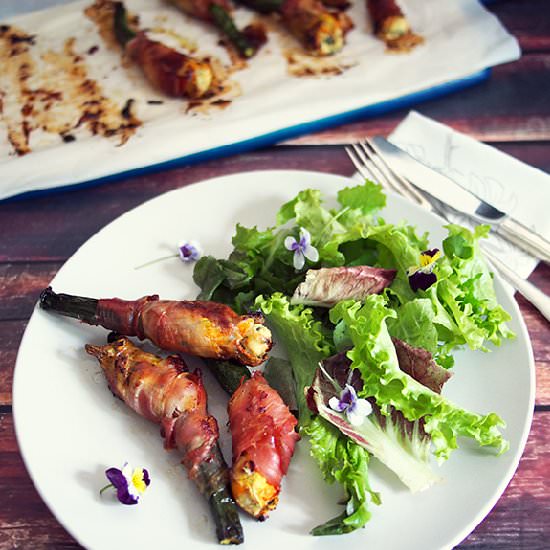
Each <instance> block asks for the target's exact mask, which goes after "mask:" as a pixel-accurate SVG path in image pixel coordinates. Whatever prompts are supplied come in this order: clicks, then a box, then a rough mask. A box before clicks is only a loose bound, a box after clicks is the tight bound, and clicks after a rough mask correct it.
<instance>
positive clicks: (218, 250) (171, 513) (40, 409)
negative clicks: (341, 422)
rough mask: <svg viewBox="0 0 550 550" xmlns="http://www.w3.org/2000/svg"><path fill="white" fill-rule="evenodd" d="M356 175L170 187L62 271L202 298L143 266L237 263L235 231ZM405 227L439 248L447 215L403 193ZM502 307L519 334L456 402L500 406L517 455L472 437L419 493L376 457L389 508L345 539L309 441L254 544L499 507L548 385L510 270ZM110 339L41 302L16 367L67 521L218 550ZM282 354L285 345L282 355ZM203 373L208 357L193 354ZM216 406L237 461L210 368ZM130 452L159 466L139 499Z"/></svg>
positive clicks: (179, 274) (17, 387) (430, 527)
mask: <svg viewBox="0 0 550 550" xmlns="http://www.w3.org/2000/svg"><path fill="white" fill-rule="evenodd" d="M351 184H352V182H351V181H350V180H349V179H348V178H343V177H340V176H335V175H330V174H321V173H314V172H301V171H260V172H248V173H244V174H234V175H229V176H223V177H218V178H215V179H212V180H209V181H205V182H201V183H200V184H197V185H191V186H188V187H185V188H183V189H179V190H176V191H171V192H169V193H166V194H164V195H161V196H159V197H157V198H155V199H152V200H150V201H149V202H146V203H145V204H143V205H141V206H139V207H137V208H135V209H134V210H131V211H130V212H127V213H126V214H124V215H122V216H120V217H119V218H118V219H116V220H115V221H113V222H112V223H110V224H109V225H107V226H106V227H105V228H104V229H102V230H101V231H99V232H98V233H97V234H96V235H94V236H93V237H92V238H91V239H89V240H88V241H87V242H86V243H85V244H84V245H83V246H82V247H81V248H80V249H79V250H78V251H77V252H76V253H75V254H74V256H73V257H72V258H70V259H69V260H68V261H67V263H66V264H65V265H64V266H63V267H62V268H61V269H60V270H59V273H58V274H57V276H56V277H55V279H54V281H53V282H52V286H53V288H54V290H55V291H57V292H65V293H70V294H78V295H81V296H90V297H114V296H117V297H120V298H125V299H135V298H138V297H141V296H143V295H145V294H159V295H160V296H161V298H166V299H193V298H194V297H195V296H196V295H197V292H198V289H197V287H196V286H195V284H194V283H193V279H192V272H193V266H192V265H189V264H184V263H183V262H181V261H180V260H179V259H178V258H173V259H167V260H164V261H160V262H158V263H154V264H152V265H148V266H145V267H140V268H138V269H136V268H137V267H138V266H142V265H143V264H145V263H147V262H149V261H151V260H154V259H156V258H160V257H163V256H167V255H170V254H171V253H175V251H176V250H177V249H176V247H177V245H178V244H179V243H180V242H181V241H183V240H196V241H198V242H199V243H200V244H201V247H202V249H203V251H204V253H206V254H211V255H213V256H216V257H225V256H227V254H228V253H229V252H230V250H231V237H232V235H233V232H234V228H235V224H236V223H241V224H243V225H245V226H252V225H258V227H261V228H263V227H266V226H268V225H269V224H272V223H274V219H275V213H276V212H277V210H278V208H279V207H280V206H281V205H282V204H283V203H284V202H286V201H287V200H289V199H291V198H292V197H293V196H295V195H296V193H297V192H298V191H300V190H302V189H305V188H316V189H320V190H321V191H322V192H323V194H324V195H325V196H326V197H327V202H328V203H329V204H330V203H331V202H335V197H336V192H337V190H338V189H340V188H342V187H344V186H349V185H351ZM382 215H383V216H384V218H385V219H386V220H388V221H390V222H399V221H401V220H407V221H408V222H409V223H412V224H413V225H416V226H417V228H418V230H419V231H421V232H423V231H429V232H430V239H431V240H430V245H431V246H432V247H436V246H440V244H441V240H442V238H444V236H445V235H446V231H445V230H444V229H443V228H442V223H443V222H442V220H441V219H440V218H438V217H436V216H434V215H432V214H429V213H427V212H425V211H423V210H421V209H419V208H417V207H415V206H413V205H411V204H410V203H408V202H406V201H405V200H403V199H402V198H400V197H397V196H393V195H389V196H388V205H387V207H386V209H385V210H384V212H383V213H382ZM495 285H496V289H497V294H498V297H499V300H500V303H501V304H502V305H503V306H504V308H505V309H506V310H507V311H509V312H510V313H511V315H512V321H511V322H510V326H511V328H512V329H513V330H514V331H515V332H516V334H517V337H516V339H515V340H509V341H506V342H504V343H503V345H502V346H501V347H500V348H495V349H492V350H491V352H489V353H482V352H471V351H461V352H458V353H457V354H456V365H455V367H454V369H453V370H454V376H453V377H452V379H451V381H450V382H449V383H448V384H447V385H446V387H445V391H444V393H445V395H446V396H447V397H448V398H449V399H451V400H452V401H453V402H455V403H457V404H459V405H461V406H462V407H464V408H467V409H470V410H473V411H476V412H479V413H487V412H490V411H495V412H497V413H498V414H499V415H500V416H501V417H502V418H504V420H505V421H506V423H507V428H506V429H505V436H506V438H507V439H508V440H509V441H510V450H509V451H508V452H507V453H505V454H503V455H501V456H495V453H494V452H493V451H492V450H487V449H480V448H478V447H477V445H475V444H472V443H471V442H470V441H461V442H460V449H458V450H457V451H455V452H454V453H453V455H452V456H451V458H450V460H448V461H447V462H446V463H445V464H443V465H442V466H441V467H438V466H437V465H435V464H434V468H435V469H437V470H438V472H439V473H440V474H441V475H442V477H443V478H444V481H443V482H442V483H440V484H438V485H436V486H434V487H432V488H431V489H430V490H428V491H425V492H423V493H419V494H411V493H410V492H408V490H407V489H406V488H405V487H404V486H403V485H402V484H401V483H400V482H399V481H398V479H397V478H396V477H395V476H394V475H393V474H392V473H391V472H390V471H388V470H387V469H386V468H385V467H384V466H383V465H382V464H379V463H377V461H376V460H372V461H371V468H370V482H371V486H372V488H373V489H374V490H377V491H379V492H380V493H381V497H382V504H381V505H380V506H376V505H374V504H371V506H370V509H371V511H372V518H371V520H370V522H369V523H368V524H367V525H366V527H365V528H364V529H360V530H358V531H355V532H353V533H351V534H348V535H342V536H339V537H313V536H311V535H310V534H309V531H310V529H311V528H312V527H314V526H316V525H318V524H319V523H322V522H324V521H326V520H328V519H329V518H332V517H334V516H336V515H337V514H339V513H340V512H341V508H342V507H341V504H339V502H340V500H341V497H342V493H341V489H340V488H339V487H338V486H334V485H333V486H329V485H327V484H326V483H325V482H324V481H323V480H322V478H321V474H320V471H319V470H318V468H317V466H316V465H315V463H314V462H313V460H312V459H311V458H310V456H309V443H308V441H307V439H303V440H302V441H301V442H300V443H299V444H298V445H297V449H296V453H295V456H294V458H293V460H292V463H291V466H290V470H289V472H288V475H287V477H286V478H285V479H284V482H283V488H282V492H281V499H280V503H279V506H278V508H277V510H275V511H274V512H273V513H272V515H271V517H270V518H269V519H268V520H267V521H266V522H264V523H259V522H255V521H253V520H252V519H251V518H249V517H246V516H245V515H244V514H242V522H243V527H244V531H245V544H244V546H245V547H246V548H251V549H252V548H254V549H257V548H262V549H263V550H266V549H273V550H275V549H277V550H280V549H281V548H293V549H294V548H312V549H313V548H314V549H315V550H324V549H328V548H334V546H335V545H336V544H338V545H340V544H341V545H345V548H346V550H355V549H357V550H359V549H361V550H364V549H365V548H377V549H384V550H391V549H410V548H422V549H423V550H439V549H441V548H446V547H451V546H453V545H455V544H458V543H459V542H460V541H461V540H462V539H463V538H464V537H466V536H467V535H468V534H469V533H470V532H471V531H472V530H473V529H474V527H475V526H476V525H477V524H478V523H479V522H480V521H481V520H482V519H483V518H484V517H485V516H486V514H487V513H488V512H489V511H490V509H491V508H492V507H493V506H494V504H495V503H496V501H497V499H498V498H499V496H500V495H501V494H502V492H503V491H504V489H505V487H506V485H507V484H508V482H509V481H510V479H511V477H512V475H513V473H514V471H515V469H516V467H517V464H518V462H519V458H520V456H521V453H522V451H523V448H524V446H525V442H526V439H527V435H528V433H529V428H530V425H531V419H532V411H533V403H534V393H535V382H534V362H533V355H532V350H531V346H530V342H529V337H528V334H527V331H526V328H525V325H524V323H523V321H522V319H521V315H520V312H519V309H518V307H517V305H516V303H515V301H514V300H513V298H512V296H511V295H510V294H509V293H508V292H507V291H506V290H505V288H504V286H503V284H502V283H501V281H500V279H499V278H498V277H495ZM106 334H107V332H106V331H105V330H104V329H101V328H98V327H90V326H87V325H83V324H80V323H78V322H76V321H74V320H72V319H67V318H63V317H59V316H56V315H54V314H52V313H49V312H45V311H42V310H39V309H36V310H35V312H34V314H33V315H32V318H31V320H30V322H29V324H28V327H27V330H26V332H25V335H24V337H23V340H22V343H21V347H20V349H19V354H18V357H17V364H16V368H15V375H14V387H13V400H14V416H15V427H16V433H17V438H18V441H19V445H20V448H21V452H22V455H23V458H24V460H25V464H26V465H27V468H28V470H29V473H30V475H31V477H32V479H33V481H34V483H35V485H36V487H37V489H38V491H39V493H40V495H41V496H42V498H43V499H44V500H45V502H46V503H47V504H48V506H49V507H50V509H51V510H52V512H53V513H54V514H55V516H56V517H57V519H58V520H59V521H60V522H61V523H62V524H63V525H64V526H65V527H66V528H67V530H68V531H69V532H70V533H71V534H72V535H73V536H74V537H75V538H76V539H77V540H78V541H79V542H80V543H81V544H82V545H84V546H85V547H88V548H95V549H107V548H113V549H119V548H123V547H127V548H132V550H137V549H148V550H149V549H151V548H162V549H163V550H168V549H181V548H185V549H186V550H195V549H199V548H214V547H215V545H216V544H217V543H216V538H215V532H214V525H213V521H212V520H211V519H210V517H209V512H208V507H207V504H206V502H205V501H204V499H203V498H202V497H201V495H200V494H199V493H198V491H197V489H196V488H195V487H194V485H193V484H192V483H191V482H190V481H189V480H188V479H187V475H186V472H185V471H184V469H183V467H182V466H181V465H179V457H178V454H177V452H176V451H171V452H167V451H165V450H164V448H163V445H162V439H161V437H160V436H159V427H158V426H156V425H154V424H152V423H149V422H148V421H146V420H145V419H143V418H141V417H139V416H138V415H137V414H135V413H134V412H133V411H131V410H130V409H129V408H128V407H126V406H125V405H124V404H123V403H122V402H121V401H120V400H117V399H115V398H114V397H113V396H112V394H111V393H110V391H109V390H108V389H107V387H106V383H105V380H104V378H103V374H102V372H101V369H100V367H99V365H98V363H97V361H96V360H95V359H94V358H91V357H90V356H88V355H87V354H86V353H85V352H84V345H85V344H86V343H93V344H102V343H105V337H106ZM277 353H279V354H280V353H281V351H280V350H278V351H277ZM189 364H190V366H193V367H194V366H200V365H201V362H200V360H198V359H194V358H190V359H189ZM205 384H206V386H207V389H208V393H209V408H210V411H211V413H212V414H214V416H216V418H217V419H218V423H219V426H220V432H221V445H222V449H223V451H224V454H225V456H226V458H227V459H230V458H231V446H230V435H229V433H228V430H227V412H226V406H227V396H226V395H225V394H224V393H223V391H222V390H221V389H220V388H219V387H218V385H217V384H216V382H215V381H214V380H212V379H211V378H210V377H209V376H208V373H207V372H205ZM125 461H128V462H130V463H131V464H132V465H134V466H143V467H146V468H147V469H148V470H149V472H150V475H151V479H152V482H151V485H150V487H149V488H148V490H147V492H146V493H145V495H144V496H143V498H142V500H141V502H140V503H139V504H138V505H137V506H123V505H121V504H119V503H118V502H117V501H116V500H115V499H114V498H112V497H111V496H110V495H106V494H104V495H103V496H100V495H99V490H100V488H101V487H102V486H103V485H105V484H106V483H107V481H106V478H105V474H104V471H105V469H106V468H109V467H111V466H116V467H121V466H122V465H123V463H124V462H125Z"/></svg>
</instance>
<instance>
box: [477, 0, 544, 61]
mask: <svg viewBox="0 0 550 550" xmlns="http://www.w3.org/2000/svg"><path fill="white" fill-rule="evenodd" d="M487 7H488V9H489V10H490V11H492V12H493V13H494V14H495V15H496V16H497V17H498V18H499V20H500V22H501V23H502V24H503V25H504V27H505V28H506V29H507V30H508V32H510V33H511V34H513V35H514V36H515V37H516V38H517V39H518V41H519V45H520V47H521V50H522V52H523V53H528V52H533V51H548V50H550V18H548V17H544V15H547V14H548V0H529V1H520V2H518V1H517V0H498V1H496V2H491V3H489V4H488V6H487Z"/></svg>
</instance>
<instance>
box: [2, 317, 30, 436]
mask: <svg viewBox="0 0 550 550" xmlns="http://www.w3.org/2000/svg"><path fill="white" fill-rule="evenodd" d="M26 326H27V321H14V322H0V406H10V405H11V404H12V383H13V370H14V368H15V359H16V357H17V350H18V349H19V344H20V342H21V338H22V337H23V332H24V331H25V327H26ZM0 445H1V443H0Z"/></svg>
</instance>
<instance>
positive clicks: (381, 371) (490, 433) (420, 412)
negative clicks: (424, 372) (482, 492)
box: [330, 295, 508, 460]
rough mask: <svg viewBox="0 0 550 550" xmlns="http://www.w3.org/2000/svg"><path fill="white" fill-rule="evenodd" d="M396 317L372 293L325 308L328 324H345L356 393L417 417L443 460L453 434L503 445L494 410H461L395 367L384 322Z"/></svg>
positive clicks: (453, 445)
mask: <svg viewBox="0 0 550 550" xmlns="http://www.w3.org/2000/svg"><path fill="white" fill-rule="evenodd" d="M396 316H397V314H396V312H395V311H394V310H392V309H390V308H388V307H387V306H386V304H385V299H384V298H383V297H382V296H378V295H372V296H368V297H367V299H366V300H365V302H364V304H361V303H360V302H353V301H347V302H340V303H339V304H338V305H337V306H335V307H334V308H333V309H332V310H331V312H330V318H331V321H332V322H333V323H335V324H336V323H340V322H343V323H344V324H345V325H346V331H347V333H348V334H349V337H350V338H351V341H352V343H353V345H354V347H353V349H352V350H350V351H349V352H348V357H349V358H350V359H351V360H352V367H353V368H357V369H359V371H360V372H361V376H362V379H363V384H364V386H363V390H362V396H364V397H372V398H374V399H375V401H376V403H377V404H378V406H379V407H380V409H381V411H382V413H383V414H389V413H390V412H391V411H390V407H394V408H395V409H397V410H398V411H401V412H402V413H403V415H404V416H405V418H407V419H408V420H410V421H415V420H418V419H420V418H423V419H424V421H425V426H424V428H425V430H426V432H427V433H428V434H430V436H431V438H432V443H433V445H434V454H435V456H436V457H437V458H438V459H440V460H445V459H447V458H448V457H449V456H450V454H451V452H452V451H453V449H456V448H457V446H458V445H457V437H459V436H466V437H471V438H473V439H475V440H476V441H477V442H478V443H479V444H480V445H483V446H491V447H496V448H497V449H498V451H499V452H504V451H505V450H507V448H508V443H507V442H506V441H505V440H504V439H503V437H502V434H501V433H500V431H499V427H502V426H504V422H503V421H502V419H501V418H500V417H499V416H498V415H496V414H495V413H490V414H487V415H485V416H482V415H479V414H476V413H472V412H469V411H466V410H464V409H461V408H460V407H458V406H456V405H454V404H453V403H451V402H450V401H448V400H447V399H445V398H444V397H442V396H441V395H438V394H437V393H435V392H433V391H431V390H429V389H428V388H426V387H425V386H423V385H422V384H420V383H419V382H417V381H416V380H414V379H413V378H411V377H410V376H408V375H407V374H405V373H404V372H402V371H401V370H400V369H399V364H398V360H397V355H396V352H395V348H394V345H393V343H392V340H391V336H390V334H389V332H388V329H387V326H386V319H388V318H390V319H391V318H395V317H396Z"/></svg>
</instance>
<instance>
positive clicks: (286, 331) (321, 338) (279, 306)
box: [255, 292, 333, 424]
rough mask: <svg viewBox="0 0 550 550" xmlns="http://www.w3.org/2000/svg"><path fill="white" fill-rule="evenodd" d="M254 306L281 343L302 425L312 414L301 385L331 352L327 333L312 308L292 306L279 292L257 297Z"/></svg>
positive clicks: (331, 348) (308, 379)
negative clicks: (286, 358) (268, 296)
mask: <svg viewBox="0 0 550 550" xmlns="http://www.w3.org/2000/svg"><path fill="white" fill-rule="evenodd" d="M255 306H256V307H258V308H260V310H261V311H262V312H263V314H264V315H265V316H266V319H267V323H268V325H269V327H270V328H271V329H272V330H273V331H274V333H275V335H276V340H277V342H280V343H281V344H282V345H283V348H284V349H285V351H286V353H287V356H288V360H289V361H290V364H291V365H292V373H293V375H294V382H295V384H296V398H297V402H298V412H299V416H300V424H304V423H306V422H307V421H308V420H309V419H310V417H311V411H310V410H309V408H308V406H307V403H306V399H305V396H304V388H305V387H307V386H309V385H310V384H311V381H312V380H313V375H314V374H315V369H316V368H317V366H318V364H319V362H320V361H321V360H322V359H324V358H325V357H328V356H329V355H331V353H332V352H333V346H332V344H331V343H330V339H329V337H328V336H329V335H328V334H327V331H326V329H325V328H324V327H323V325H322V324H321V322H320V321H318V320H317V319H315V317H314V316H313V311H312V309H311V308H309V307H306V306H304V305H295V306H291V305H290V302H289V300H288V298H287V297H286V296H284V295H283V294H281V293H280V292H279V293H275V294H273V295H272V296H271V297H270V298H264V297H263V296H258V298H257V299H256V302H255Z"/></svg>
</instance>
